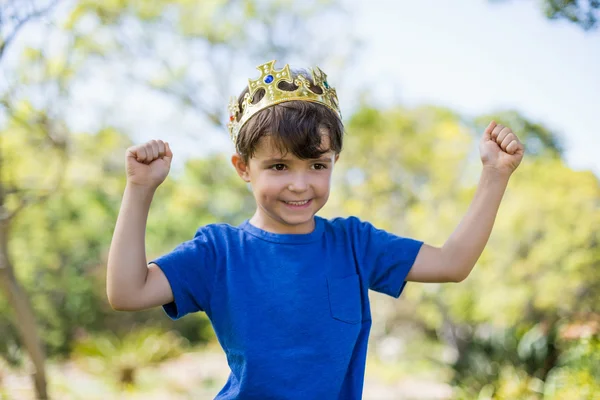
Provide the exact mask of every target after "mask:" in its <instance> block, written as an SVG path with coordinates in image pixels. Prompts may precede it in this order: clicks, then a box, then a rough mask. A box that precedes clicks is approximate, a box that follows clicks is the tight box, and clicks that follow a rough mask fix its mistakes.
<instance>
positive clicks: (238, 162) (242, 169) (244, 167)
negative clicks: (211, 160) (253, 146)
mask: <svg viewBox="0 0 600 400" xmlns="http://www.w3.org/2000/svg"><path fill="white" fill-rule="evenodd" d="M231 164H233V167H234V168H235V170H236V172H237V173H238V175H239V176H240V178H242V179H243V180H244V181H245V182H250V171H249V170H248V164H247V163H246V162H245V161H244V159H243V158H242V156H240V155H239V154H238V153H235V154H234V155H232V156H231Z"/></svg>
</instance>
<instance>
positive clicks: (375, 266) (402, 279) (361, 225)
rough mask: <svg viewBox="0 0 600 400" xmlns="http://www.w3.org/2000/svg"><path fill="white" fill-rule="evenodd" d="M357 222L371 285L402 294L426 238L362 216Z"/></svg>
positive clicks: (393, 293) (392, 294)
mask: <svg viewBox="0 0 600 400" xmlns="http://www.w3.org/2000/svg"><path fill="white" fill-rule="evenodd" d="M356 223H357V234H358V240H359V243H360V250H361V252H362V257H361V258H362V263H361V264H362V268H364V271H363V273H364V274H365V275H366V276H367V277H368V281H369V289H371V290H374V291H376V292H380V293H385V294H387V295H389V296H393V297H396V298H398V297H400V294H401V293H402V291H403V290H404V286H406V276H407V275H408V273H409V271H410V269H411V268H412V266H413V264H414V263H415V259H416V258H417V255H418V254H419V250H420V249H421V246H422V245H423V242H422V241H419V240H415V239H410V238H406V237H401V236H397V235H394V234H393V233H389V232H387V231H384V230H381V229H377V228H375V227H374V226H373V225H372V224H370V223H368V222H362V221H360V220H358V219H357V220H356Z"/></svg>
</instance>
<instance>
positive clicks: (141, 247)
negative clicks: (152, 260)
mask: <svg viewBox="0 0 600 400" xmlns="http://www.w3.org/2000/svg"><path fill="white" fill-rule="evenodd" d="M171 158H172V153H171V151H170V149H169V146H168V144H166V143H163V142H161V141H151V142H148V143H147V144H145V145H142V146H139V147H133V148H130V149H128V150H127V175H128V176H127V186H126V187H125V193H124V194H123V201H122V203H121V209H120V211H119V216H118V218H117V224H116V226H115V231H114V233H113V238H112V242H111V245H110V251H109V253H108V270H107V276H106V293H107V295H108V301H109V302H110V304H111V306H112V307H113V308H114V309H115V310H127V311H135V310H142V309H146V308H151V307H155V306H159V305H163V304H166V303H170V302H171V301H173V292H172V291H171V286H170V285H169V282H168V280H167V278H166V277H165V275H164V273H163V272H162V270H161V269H160V268H158V267H157V266H156V265H151V266H148V265H147V261H146V246H145V236H146V221H147V219H148V212H149V210H150V204H151V202H152V197H153V196H154V192H155V190H156V188H157V187H158V185H160V183H162V181H164V179H165V178H166V176H167V174H168V172H169V167H170V162H171Z"/></svg>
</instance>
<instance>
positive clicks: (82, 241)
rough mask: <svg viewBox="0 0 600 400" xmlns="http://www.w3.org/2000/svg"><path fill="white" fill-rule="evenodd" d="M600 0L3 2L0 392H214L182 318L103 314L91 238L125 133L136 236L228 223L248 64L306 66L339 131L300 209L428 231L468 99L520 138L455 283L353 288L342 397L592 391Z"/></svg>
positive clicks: (445, 215) (455, 206) (472, 125)
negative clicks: (337, 145)
mask: <svg viewBox="0 0 600 400" xmlns="http://www.w3.org/2000/svg"><path fill="white" fill-rule="evenodd" d="M599 10H600V3H599V2H598V1H595V0H589V1H566V0H565V1H555V0H538V1H534V0H531V1H528V0H504V1H502V0H500V1H489V0H465V1H460V2H458V1H454V2H448V1H433V0H422V1H406V0H402V1H392V0H388V1H385V0H372V1H368V2H367V1H360V0H339V1H335V0H296V1H294V0H155V1H142V0H137V1H135V0H130V1H127V0H105V1H92V0H82V1H74V0H73V1H67V0H65V1H50V0H39V1H37V0H1V1H0V68H1V71H0V290H1V292H0V399H11V400H13V399H18V400H21V399H33V398H36V397H37V398H53V399H176V400H177V399H211V398H213V397H214V396H215V395H216V393H217V392H218V391H219V390H220V388H221V387H222V385H223V384H224V383H225V380H226V377H227V375H228V367H227V364H226V361H225V356H224V354H223V352H222V350H221V349H220V347H219V345H218V343H217V342H216V339H215V337H214V334H213V331H212V328H211V326H210V323H209V321H208V320H207V318H206V316H205V315H204V314H200V313H198V314H193V315H189V316H187V317H185V318H183V319H182V320H179V321H177V322H173V321H171V320H169V319H168V318H167V316H166V315H165V314H164V313H163V311H162V310H161V309H155V310H150V311H145V312H138V313H123V312H116V311H112V310H111V308H110V306H109V305H108V302H107V299H106V295H105V273H106V257H107V251H108V247H109V243H110V240H111V236H112V231H113V228H114V224H115V222H116V217H117V211H118V208H119V205H120V201H121V195H122V193H123V189H124V185H125V171H124V154H125V149H126V148H127V147H129V146H130V145H132V144H136V143H141V142H144V141H146V140H149V139H152V138H156V139H163V140H166V141H169V142H170V143H171V146H172V148H173V151H174V154H175V159H174V166H173V168H172V172H171V174H170V176H169V178H168V179H167V181H166V182H165V183H164V184H163V185H162V186H161V187H160V189H159V190H158V192H157V194H156V197H155V200H154V202H153V205H152V208H151V211H150V217H149V222H148V229H147V250H148V258H149V259H152V258H154V257H156V256H158V255H161V254H163V253H165V252H168V251H170V250H171V249H172V248H173V247H174V246H175V245H176V244H177V243H179V242H182V241H185V240H188V239H189V238H191V237H192V236H193V234H194V232H195V230H196V229H197V228H198V227H199V226H201V225H204V224H208V223H213V222H228V223H231V224H239V223H240V222H242V221H243V220H244V219H246V218H248V217H250V216H251V215H252V212H253V206H254V202H253V198H252V196H251V194H250V192H249V190H248V188H247V187H246V186H245V185H244V184H243V182H242V181H241V180H240V179H239V178H238V177H237V176H236V175H235V173H234V170H233V168H232V167H231V166H230V165H229V162H228V157H229V155H230V154H231V153H232V151H233V146H232V145H231V144H230V142H229V138H228V134H227V130H226V128H225V122H226V120H227V111H226V110H227V108H226V105H227V101H228V98H229V97H230V96H232V95H237V94H238V93H239V92H241V91H242V89H243V87H244V85H245V84H246V83H247V79H248V78H252V79H254V78H255V77H256V76H258V75H257V74H258V72H257V71H256V70H255V67H256V65H259V64H261V63H264V62H266V61H269V60H272V59H277V60H278V64H277V65H278V66H279V67H283V66H284V65H285V63H290V64H291V65H292V67H311V66H313V65H319V66H320V67H321V68H322V69H323V70H324V71H325V72H327V74H328V75H329V81H330V82H331V83H332V85H333V86H334V87H336V89H337V90H338V95H339V98H340V103H341V108H342V112H343V114H344V122H345V125H346V128H347V138H346V142H345V149H344V151H343V153H342V156H341V158H340V162H339V164H338V166H337V167H336V171H335V174H334V177H335V182H334V187H333V193H332V197H331V199H330V202H329V203H328V205H327V206H326V208H325V209H324V210H323V211H322V212H321V215H323V216H326V217H333V216H347V215H356V216H359V217H360V218H362V219H366V220H370V221H371V222H373V223H374V224H375V225H376V226H378V227H380V228H384V229H387V230H389V231H392V232H395V233H397V234H400V235H403V236H410V237H414V238H418V239H421V240H424V241H426V242H428V243H431V244H432V245H438V246H441V245H442V244H443V243H444V240H445V239H446V238H447V237H448V236H449V235H450V233H451V232H452V231H453V230H454V228H455V227H456V225H457V224H458V222H459V221H460V218H461V217H462V216H463V215H464V213H465V212H466V209H467V207H468V204H469V202H470V200H471V198H472V196H473V194H474V189H475V185H476V183H477V180H478V176H479V173H480V170H481V162H480V160H479V155H478V150H477V144H478V140H479V138H480V135H481V133H482V132H483V129H484V127H485V126H486V125H487V124H488V122H489V121H490V119H495V120H496V121H498V122H500V123H502V124H505V125H508V126H510V127H512V129H513V130H514V131H515V132H516V133H517V134H518V135H519V136H520V137H521V139H522V140H523V141H524V142H525V144H526V147H527V155H526V158H525V160H524V162H523V164H522V165H521V167H520V168H519V169H518V171H517V173H516V174H515V175H514V176H513V178H512V180H511V182H510V185H509V188H508V190H507V193H506V195H505V198H504V201H503V203H502V206H501V209H500V212H499V215H498V218H497V222H496V225H495V228H494V231H493V233H492V237H491V238H490V242H489V244H488V246H487V248H486V250H485V252H484V254H483V256H482V257H481V259H480V260H479V262H478V265H477V266H476V268H475V270H474V272H473V273H472V274H471V275H470V276H469V278H468V279H467V280H466V281H464V282H462V283H460V284H444V285H439V284H415V283H410V284H408V285H407V287H406V289H405V291H404V293H403V295H402V297H401V298H400V299H399V300H395V299H392V298H389V297H385V296H383V295H378V294H376V293H372V294H371V298H372V312H373V329H372V334H371V340H370V348H369V357H368V363H367V373H366V380H365V392H364V398H365V399H600V229H599V228H600V183H599V180H598V176H599V174H600V156H599V155H598V154H599V152H600V132H599V130H598V128H597V116H598V114H599V112H600V74H599V71H600V27H599V22H598V21H597V19H598V17H600V11H599Z"/></svg>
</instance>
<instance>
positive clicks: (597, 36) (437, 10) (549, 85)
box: [345, 0, 600, 175]
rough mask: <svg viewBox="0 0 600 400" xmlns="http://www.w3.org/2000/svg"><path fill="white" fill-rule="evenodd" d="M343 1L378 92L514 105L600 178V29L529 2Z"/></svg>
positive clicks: (459, 104)
mask: <svg viewBox="0 0 600 400" xmlns="http://www.w3.org/2000/svg"><path fill="white" fill-rule="evenodd" d="M345 3H346V4H347V7H352V8H353V9H354V13H355V15H356V16H359V17H355V19H356V28H355V32H356V35H357V36H358V37H359V38H361V39H362V40H364V41H365V47H364V51H363V52H362V54H361V55H360V57H358V58H357V61H358V63H357V64H356V69H357V71H359V72H358V73H359V76H361V80H363V79H364V80H368V81H369V82H371V84H372V88H374V90H375V91H376V93H377V95H376V96H378V98H380V99H383V101H384V102H386V101H387V102H389V103H390V104H391V103H393V102H396V101H398V100H399V101H400V102H401V103H404V104H408V105H416V104H422V103H428V104H439V105H444V106H447V107H449V108H451V109H453V110H455V111H457V112H459V113H461V114H465V115H473V116H474V115H477V114H483V113H487V112H490V111H493V110H496V109H506V108H512V109H516V110H517V111H519V112H521V113H523V114H524V115H525V116H526V117H527V118H529V119H532V120H534V121H539V122H543V123H544V124H546V125H547V126H548V127H549V128H551V129H552V130H553V131H555V132H557V133H558V134H559V135H560V137H561V139H562V140H563V144H564V146H565V148H566V152H565V156H566V159H567V162H568V164H569V165H570V166H571V167H572V168H574V169H592V170H594V171H595V172H596V174H598V175H600V154H599V153H600V129H599V128H598V125H597V124H596V123H597V122H598V121H597V120H596V116H600V29H597V30H596V31H594V32H587V33H586V32H584V31H583V30H582V29H581V28H579V27H578V26H576V25H573V24H570V23H568V22H564V21H550V20H548V19H546V18H544V16H543V14H542V12H541V10H540V9H539V2H538V1H533V0H531V1H530V0H519V1H515V0H513V1H511V0H506V1H500V2H498V1H492V2H490V1H485V0H462V1H442V0H437V1H433V0H419V1H404V0H403V1H392V0H388V1H386V0H370V1H355V0H346V1H345ZM386 78H387V79H386ZM384 80H385V82H383V81H384Z"/></svg>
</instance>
